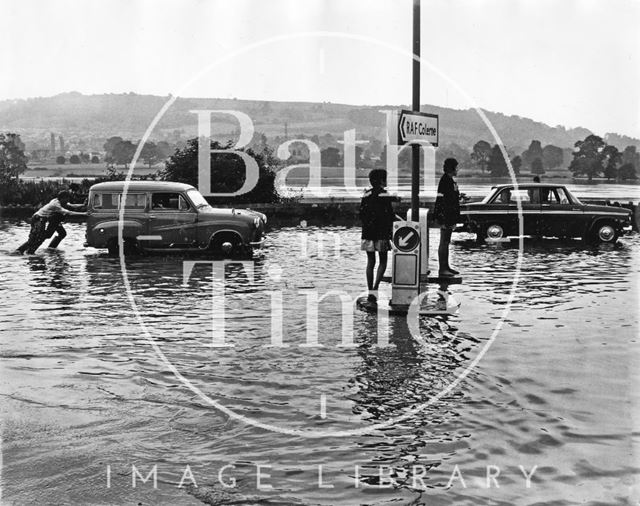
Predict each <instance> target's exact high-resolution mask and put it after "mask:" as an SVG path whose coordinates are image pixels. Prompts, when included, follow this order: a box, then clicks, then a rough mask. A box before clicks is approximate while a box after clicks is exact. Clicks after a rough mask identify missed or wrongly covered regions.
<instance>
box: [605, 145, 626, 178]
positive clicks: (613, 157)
mask: <svg viewBox="0 0 640 506" xmlns="http://www.w3.org/2000/svg"><path fill="white" fill-rule="evenodd" d="M602 156H603V164H604V177H606V178H607V180H610V179H617V178H618V165H619V164H620V162H621V161H622V154H621V153H620V151H618V148H616V147H615V146H611V145H607V146H605V147H604V148H603V149H602Z"/></svg>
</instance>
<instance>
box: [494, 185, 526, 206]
mask: <svg viewBox="0 0 640 506" xmlns="http://www.w3.org/2000/svg"><path fill="white" fill-rule="evenodd" d="M518 200H520V202H521V203H523V204H525V203H527V204H528V203H529V201H530V199H529V193H528V191H527V190H524V189H521V188H520V189H518V190H514V189H513V188H503V189H502V190H500V192H499V193H498V194H497V196H496V198H495V199H494V200H493V201H492V202H491V203H492V204H496V205H498V204H510V205H516V203H517V202H518Z"/></svg>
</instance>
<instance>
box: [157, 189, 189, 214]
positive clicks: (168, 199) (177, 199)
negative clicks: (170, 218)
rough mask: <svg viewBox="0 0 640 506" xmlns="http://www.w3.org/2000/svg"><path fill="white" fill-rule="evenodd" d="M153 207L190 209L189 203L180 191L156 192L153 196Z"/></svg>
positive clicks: (158, 208)
mask: <svg viewBox="0 0 640 506" xmlns="http://www.w3.org/2000/svg"><path fill="white" fill-rule="evenodd" d="M151 209H153V210H167V211H188V210H189V203H188V202H187V201H186V200H185V198H184V197H183V196H182V195H180V194H179V193H154V194H153V195H152V196H151Z"/></svg>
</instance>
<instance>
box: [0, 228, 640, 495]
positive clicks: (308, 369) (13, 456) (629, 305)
mask: <svg viewBox="0 0 640 506" xmlns="http://www.w3.org/2000/svg"><path fill="white" fill-rule="evenodd" d="M66 227H67V229H68V231H69V235H68V237H67V238H66V239H65V241H64V242H63V243H62V246H61V248H62V249H61V250H60V251H53V252H50V251H47V250H45V249H43V250H41V251H40V252H39V253H38V254H36V255H32V256H24V257H20V256H11V255H10V254H9V253H10V251H11V249H12V248H13V247H14V246H17V245H18V244H19V243H20V242H22V241H23V240H24V238H25V237H26V235H27V233H28V225H27V223H26V222H24V221H19V220H4V221H0V241H1V244H2V245H3V246H2V248H3V249H2V251H1V252H0V255H1V260H0V279H1V280H2V281H1V283H2V298H1V299H0V310H1V311H0V359H1V362H0V364H1V370H0V380H1V381H0V394H1V396H2V402H1V404H0V406H1V408H0V409H1V410H2V420H3V422H2V494H3V496H2V502H3V504H125V503H126V504H170V505H182V504H194V505H197V504H327V505H330V504H394V505H395V504H429V505H431V504H455V505H459V504H469V505H472V504H473V505H475V504H505V505H512V504H556V505H570V504H589V503H590V504H603V503H607V504H627V503H628V504H637V501H638V500H639V499H640V495H639V489H638V486H639V475H640V459H639V458H638V456H639V455H640V453H639V450H640V447H639V446H638V438H639V437H640V428H639V424H640V422H639V420H640V417H639V413H640V410H639V407H640V399H639V397H638V389H637V388H636V387H637V385H638V379H639V378H638V371H639V370H640V367H639V365H640V360H639V352H638V329H639V322H638V302H639V300H638V298H639V297H638V280H639V276H638V274H639V271H640V237H639V236H638V234H634V235H631V236H627V237H624V238H622V239H621V240H620V241H619V243H618V244H617V245H616V246H614V247H611V246H585V245H583V244H582V243H581V242H579V241H557V240H546V241H541V242H534V241H529V240H527V241H525V242H524V248H523V250H522V256H521V262H520V269H519V274H518V277H519V279H518V282H517V286H515V289H514V278H515V277H516V273H517V272H518V265H519V248H518V243H517V241H516V242H515V243H513V244H488V245H483V246H476V245H475V244H474V242H473V240H472V238H471V236H467V235H464V234H460V235H457V234H456V235H455V236H454V241H455V243H454V245H453V252H454V253H453V263H454V265H456V266H458V267H459V268H460V270H461V271H462V273H463V276H464V283H463V284H462V285H457V286H452V287H451V291H452V293H453V295H454V296H455V298H456V299H457V300H458V301H459V302H460V303H461V306H460V311H459V314H458V315H456V316H452V317H444V316H440V317H437V318H433V317H432V318H426V317H425V318H422V319H421V320H420V322H419V331H418V332H414V333H413V335H412V333H411V332H410V331H409V329H408V327H407V324H406V321H405V320H404V319H403V317H397V316H390V317H389V327H388V339H389V343H390V345H389V346H377V340H378V337H379V334H378V329H377V325H378V322H377V320H376V317H375V315H372V314H367V313H363V312H361V311H359V310H357V309H356V310H355V311H354V312H353V315H351V314H350V312H349V311H348V310H347V309H344V308H343V307H342V306H341V304H340V300H341V299H340V297H339V296H338V295H336V294H334V295H332V296H329V297H326V298H324V299H322V300H321V302H319V303H318V304H315V303H314V297H316V296H317V297H322V296H323V295H325V294H327V292H329V291H331V290H341V291H343V292H344V293H343V294H342V295H343V298H345V299H347V297H346V295H349V296H350V297H351V298H355V297H356V296H357V295H358V292H359V291H360V290H361V289H362V287H363V283H364V279H363V253H362V252H360V251H359V250H358V246H359V232H360V231H359V229H356V228H341V227H326V228H323V229H315V228H299V227H298V228H281V229H276V230H273V231H271V234H270V238H269V241H268V244H267V246H266V248H265V249H264V250H263V251H261V252H260V253H259V254H258V255H256V258H255V261H254V262H251V263H248V264H245V265H229V266H227V267H226V277H225V285H224V290H225V304H224V308H225V315H224V320H222V318H221V311H220V307H219V306H216V304H219V302H220V300H221V299H220V297H219V296H220V294H221V290H222V288H223V287H222V283H221V281H220V278H219V276H216V277H215V279H214V278H213V277H212V272H213V270H212V266H211V265H208V264H207V263H206V261H207V259H206V258H185V257H179V256H173V257H146V258H135V259H128V260H127V261H126V274H127V276H126V283H125V278H123V274H122V272H121V266H120V261H119V259H113V258H108V257H106V256H105V255H104V254H103V253H101V252H98V251H96V250H92V249H84V248H83V247H82V242H83V239H84V237H83V236H84V226H83V225H82V224H68V225H66ZM435 232H436V231H432V239H433V240H435V236H433V234H435ZM436 243H437V241H436V242H433V244H436ZM318 244H320V245H321V247H320V249H318ZM432 249H433V247H432ZM188 262H201V263H198V264H195V265H193V264H189V263H188ZM191 267H192V269H191V272H189V268H191ZM127 284H128V285H129V289H130V291H129V292H128V290H127ZM513 290H515V291H513ZM512 291H513V292H512ZM384 296H385V294H384V293H383V294H381V298H384ZM216 297H217V298H216ZM279 299H281V300H282V304H278V300H279ZM274 301H275V302H274ZM279 307H281V308H282V309H281V311H280V310H279ZM348 307H351V306H350V305H346V306H345V308H348ZM316 309H317V318H314V315H315V314H316ZM279 314H282V318H279V317H278V315H279ZM344 315H346V316H344ZM343 320H344V321H343ZM222 321H224V326H225V332H224V334H223V335H222V334H220V332H219V330H220V329H221V323H222ZM280 322H281V323H282V324H281V325H280ZM314 322H317V328H318V331H317V334H314V332H313V329H314V327H315V324H314ZM349 322H351V323H352V325H353V332H352V333H350V332H349V328H350V327H349ZM343 323H345V324H346V327H344V328H346V329H347V331H346V332H344V328H343V327H342V324H343ZM213 329H216V330H217V331H218V333H214V330H213ZM279 329H282V330H281V333H280V330H279ZM280 335H281V337H282V344H283V345H288V346H286V347H285V346H280V345H279V344H280V343H279V336H280ZM380 335H384V332H381V334H380ZM343 338H344V342H343ZM222 339H224V343H225V344H227V345H233V347H231V346H229V347H213V346H212V344H215V343H218V344H220V343H221V340H222ZM316 339H317V342H318V344H321V345H323V346H321V347H315V346H301V345H304V344H313V343H314V341H315V340H316ZM350 340H352V341H353V346H349V344H350ZM381 342H382V343H383V341H381ZM270 344H271V346H269V345H270ZM340 344H346V345H347V346H339V345H340ZM159 352H161V353H162V356H161V355H160V353H159ZM482 354H484V355H482ZM163 357H164V358H163ZM479 358H481V360H478V359H479ZM474 361H477V363H474ZM171 368H174V370H172V369H171ZM461 375H463V376H462V377H461ZM178 376H179V377H178ZM223 410H231V411H226V412H225V411H223ZM241 417H243V418H241ZM389 421H391V423H387V422H389ZM252 424H263V425H268V426H269V428H265V427H256V426H254V425H252ZM338 432H341V433H342V435H339V434H337V433H338ZM311 436H315V437H311ZM133 466H135V467H133ZM154 466H156V467H155V469H156V472H157V473H156V477H157V483H156V485H157V488H154V484H153V481H154V478H153V473H152V471H153V469H154ZM232 466H233V467H232ZM268 466H270V467H268ZM320 466H322V467H321V470H322V471H321V472H322V483H321V484H319V479H318V475H319V469H320ZM150 472H151V474H149V473H150ZM136 473H139V476H138V475H137V474H136ZM524 473H526V474H527V475H529V476H530V480H529V482H527V479H526V478H525V475H524ZM132 476H133V481H135V484H136V486H135V487H133V485H132ZM487 476H489V478H487ZM141 477H142V478H147V477H148V481H147V482H146V483H144V482H143V480H142V478H141ZM258 480H259V481H260V487H258V486H257V482H258ZM181 481H182V485H183V486H179V485H180V484H181V483H180V482H181ZM194 483H195V484H197V487H196V486H195V485H194ZM225 485H226V487H225ZM498 486H499V488H498ZM268 487H271V488H268Z"/></svg>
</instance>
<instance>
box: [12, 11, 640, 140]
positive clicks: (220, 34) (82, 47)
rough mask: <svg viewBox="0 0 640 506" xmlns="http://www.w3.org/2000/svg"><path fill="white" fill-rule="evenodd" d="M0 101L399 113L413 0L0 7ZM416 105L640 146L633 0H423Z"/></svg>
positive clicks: (639, 65) (639, 66) (407, 73)
mask: <svg viewBox="0 0 640 506" xmlns="http://www.w3.org/2000/svg"><path fill="white" fill-rule="evenodd" d="M0 3H1V5H2V16H0V41H1V44H2V48H3V51H2V69H3V72H2V77H0V100H4V99H13V98H29V97H36V96H52V95H55V94H58V93H64V92H69V91H79V92H81V93H85V94H92V93H122V92H135V93H141V94H154V95H162V96H167V95H169V94H173V95H179V96H191V97H196V96H199V97H225V98H226V97H237V98H241V99H260V100H282V101H284V100H286V101H291V100H293V101H314V102H335V103H347V104H356V105H360V104H362V105H383V104H388V105H397V104H409V103H410V101H411V83H412V80H411V47H412V39H411V26H412V9H413V7H412V6H413V3H412V0H20V1H19V2H18V1H14V0H0ZM421 10H422V15H421V30H422V71H421V87H420V92H421V103H423V104H435V105H439V106H444V107H453V108H460V109H466V108H469V107H481V108H483V109H486V110H490V111H496V112H502V113H504V114H508V115H518V116H524V117H529V118H532V119H534V120H537V121H542V122H544V123H547V124H549V125H552V126H555V125H564V126H566V127H576V126H583V127H586V128H589V129H590V130H592V131H594V132H595V133H596V134H599V135H603V134H605V133H606V132H617V133H621V134H626V135H631V136H634V137H640V30H639V29H638V27H639V26H640V0H422V1H421Z"/></svg>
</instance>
